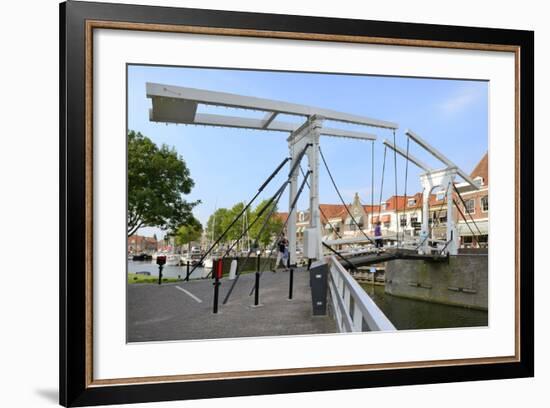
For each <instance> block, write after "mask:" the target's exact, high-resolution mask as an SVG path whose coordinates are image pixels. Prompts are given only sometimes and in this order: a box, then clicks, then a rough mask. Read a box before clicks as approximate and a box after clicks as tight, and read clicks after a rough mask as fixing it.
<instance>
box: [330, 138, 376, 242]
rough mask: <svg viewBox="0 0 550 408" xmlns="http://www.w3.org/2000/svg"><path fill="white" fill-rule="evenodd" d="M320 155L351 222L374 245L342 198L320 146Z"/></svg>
mask: <svg viewBox="0 0 550 408" xmlns="http://www.w3.org/2000/svg"><path fill="white" fill-rule="evenodd" d="M319 153H320V154H321V159H322V160H323V163H324V165H325V168H326V169H327V173H328V175H329V177H330V180H331V181H332V185H333V186H334V189H335V190H336V193H337V194H338V197H340V201H341V202H342V204H343V205H344V207H345V209H346V211H347V213H348V215H349V216H350V218H351V220H352V221H353V223H354V224H355V225H356V226H357V228H359V231H361V233H362V234H363V235H364V236H365V238H367V239H368V240H369V241H370V242H371V243H372V244H374V241H373V240H372V238H371V237H369V236H368V235H367V234H366V233H365V231H363V228H361V227H360V226H359V223H358V222H357V221H356V220H355V217H354V216H353V214H352V213H351V211H350V209H349V208H348V206H347V205H346V202H345V201H344V198H343V197H342V194H340V190H339V189H338V186H337V185H336V182H335V181H334V178H333V177H332V173H331V172H330V169H329V168H328V165H327V161H326V160H325V156H324V155H323V151H322V150H321V146H319Z"/></svg>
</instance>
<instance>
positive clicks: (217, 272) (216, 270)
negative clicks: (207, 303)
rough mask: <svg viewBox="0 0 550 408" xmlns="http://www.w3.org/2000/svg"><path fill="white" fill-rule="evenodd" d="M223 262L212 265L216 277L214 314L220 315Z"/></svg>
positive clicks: (215, 262)
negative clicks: (219, 299)
mask: <svg viewBox="0 0 550 408" xmlns="http://www.w3.org/2000/svg"><path fill="white" fill-rule="evenodd" d="M221 266H222V260H221V259H219V260H217V261H214V264H213V265H212V275H213V276H214V283H213V285H214V310H213V312H214V313H218V297H219V291H220V276H221V273H220V272H221Z"/></svg>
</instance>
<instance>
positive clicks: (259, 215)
mask: <svg viewBox="0 0 550 408" xmlns="http://www.w3.org/2000/svg"><path fill="white" fill-rule="evenodd" d="M288 183H289V181H288V180H287V181H285V182H284V183H283V184H282V185H281V187H279V189H278V190H277V191H276V192H275V194H273V195H272V196H271V198H270V199H269V200H268V202H267V203H265V205H264V206H263V207H262V208H261V209H260V211H258V215H257V216H256V218H255V219H254V221H252V223H251V224H250V225H248V228H246V229H245V230H244V231H243V233H242V234H241V235H240V236H239V238H237V240H236V241H235V242H234V243H233V244H232V245H231V246H230V247H229V248H227V250H226V251H225V253H224V254H223V255H222V259H223V258H225V257H226V256H227V255H228V254H229V253H230V252H231V250H232V249H233V248H235V246H236V245H237V243H238V242H239V241H240V240H241V238H242V237H244V236H245V235H246V233H247V232H248V231H250V229H251V228H252V227H253V226H254V224H256V222H258V220H259V219H260V218H261V217H262V215H263V213H264V212H265V211H266V210H267V209H268V208H269V206H270V205H271V203H273V201H275V199H276V198H277V197H279V196H280V195H281V194H282V192H283V190H284V189H285V187H286V186H287V184H288Z"/></svg>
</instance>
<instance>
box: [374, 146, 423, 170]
mask: <svg viewBox="0 0 550 408" xmlns="http://www.w3.org/2000/svg"><path fill="white" fill-rule="evenodd" d="M382 143H384V144H385V145H386V146H388V147H389V148H390V149H392V150H394V151H395V152H396V153H398V154H399V155H401V156H403V157H404V158H405V159H408V160H409V161H410V162H411V163H413V164H416V165H417V166H418V167H420V168H421V169H422V170H425V171H431V170H432V168H431V167H430V166H428V165H427V164H425V163H424V162H422V161H421V160H419V159H417V158H416V157H414V156H413V155H411V154H410V152H409V153H408V154H407V152H406V151H405V150H403V149H402V148H400V147H399V146H397V145H394V144H393V143H392V142H390V141H389V140H387V139H384V141H383V142H382Z"/></svg>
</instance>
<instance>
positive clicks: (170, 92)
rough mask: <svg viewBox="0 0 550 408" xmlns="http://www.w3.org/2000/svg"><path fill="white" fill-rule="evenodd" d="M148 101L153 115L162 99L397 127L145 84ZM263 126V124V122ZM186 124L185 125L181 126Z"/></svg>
mask: <svg viewBox="0 0 550 408" xmlns="http://www.w3.org/2000/svg"><path fill="white" fill-rule="evenodd" d="M146 92H147V97H148V98H151V99H152V100H153V111H155V110H156V109H155V108H156V106H155V104H156V103H158V102H159V101H160V100H161V99H164V98H167V99H169V100H170V99H172V100H173V99H183V100H186V101H191V102H195V103H197V104H204V105H214V106H226V107H231V108H241V109H252V110H260V111H267V112H276V113H283V114H290V115H301V116H308V117H310V116H313V115H317V116H321V117H323V118H325V119H328V120H334V121H338V122H344V123H354V124H358V125H365V126H373V127H379V128H385V129H397V128H398V125H397V124H396V123H392V122H387V121H383V120H378V119H372V118H368V117H366V116H361V115H354V114H350V113H344V112H338V111H334V110H331V109H324V108H318V107H313V106H307V105H300V104H295V103H290V102H283V101H277V100H272V99H264V98H257V97H254V96H244V95H238V94H233V93H227V92H217V91H209V90H205V89H196V88H187V87H181V86H174V85H163V84H156V83H151V82H148V83H147V84H146ZM262 122H263V120H262ZM181 123H187V122H181Z"/></svg>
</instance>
